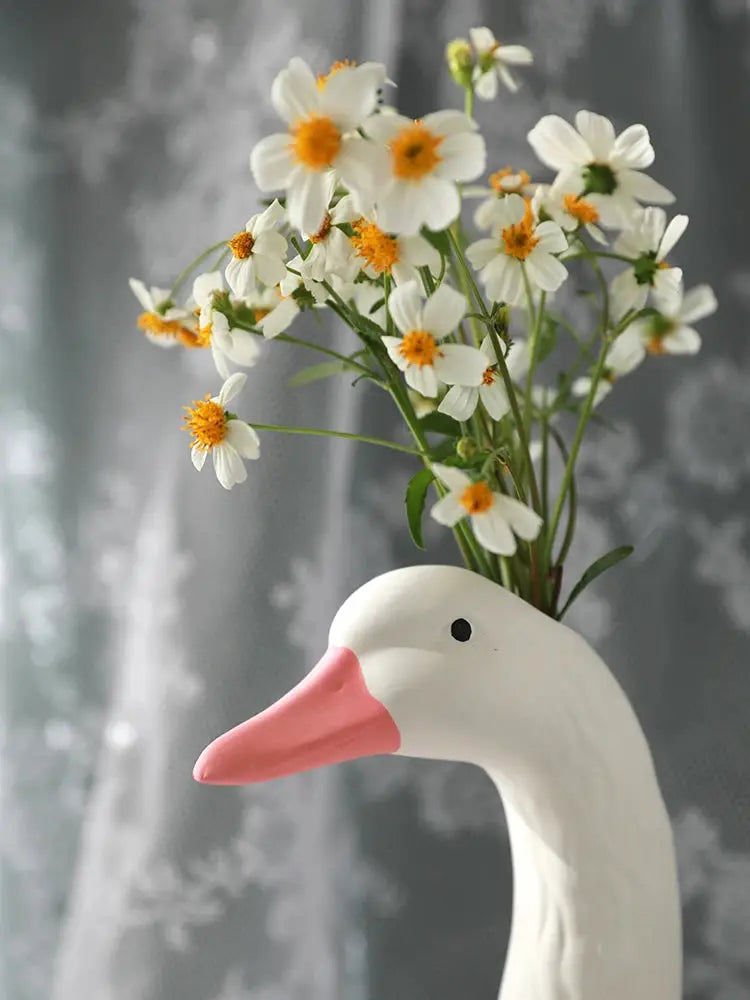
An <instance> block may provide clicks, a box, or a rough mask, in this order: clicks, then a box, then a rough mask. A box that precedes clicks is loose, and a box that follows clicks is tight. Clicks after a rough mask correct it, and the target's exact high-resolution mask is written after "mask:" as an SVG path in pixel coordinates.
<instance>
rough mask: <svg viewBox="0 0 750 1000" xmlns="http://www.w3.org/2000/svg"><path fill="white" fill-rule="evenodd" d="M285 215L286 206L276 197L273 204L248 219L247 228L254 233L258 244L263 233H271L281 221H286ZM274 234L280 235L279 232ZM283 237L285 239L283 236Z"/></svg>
mask: <svg viewBox="0 0 750 1000" xmlns="http://www.w3.org/2000/svg"><path fill="white" fill-rule="evenodd" d="M284 215H285V213H284V206H283V205H282V204H281V202H280V201H279V199H278V198H274V200H273V201H272V202H271V204H270V205H269V206H268V207H267V208H266V209H264V211H262V212H258V214H257V215H254V216H253V217H252V219H249V220H248V223H247V226H246V227H245V228H246V229H247V231H248V232H249V233H252V235H253V239H254V240H255V242H256V244H257V242H258V240H259V239H260V236H261V234H263V235H268V234H270V233H271V232H272V231H273V230H274V229H276V227H277V226H278V225H279V224H280V223H282V222H283V221H284ZM274 235H276V236H278V235H279V234H278V233H276V234H274ZM281 238H282V239H283V236H282V237H281Z"/></svg>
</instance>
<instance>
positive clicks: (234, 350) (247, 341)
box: [214, 330, 260, 368]
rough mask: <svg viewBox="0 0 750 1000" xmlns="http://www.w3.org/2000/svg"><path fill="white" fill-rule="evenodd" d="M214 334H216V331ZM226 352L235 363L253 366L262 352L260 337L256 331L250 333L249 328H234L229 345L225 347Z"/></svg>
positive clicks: (247, 366) (246, 366) (248, 366)
mask: <svg viewBox="0 0 750 1000" xmlns="http://www.w3.org/2000/svg"><path fill="white" fill-rule="evenodd" d="M214 336H216V334H215V332H214ZM224 353H225V354H227V355H228V356H229V357H230V358H231V359H232V361H234V362H235V364H238V365H243V366H244V367H245V368H251V367H252V366H253V365H254V364H255V362H256V360H257V358H258V354H259V353H260V346H259V343H258V337H257V335H256V334H254V333H248V331H247V330H232V331H231V333H230V335H229V345H228V347H227V349H224Z"/></svg>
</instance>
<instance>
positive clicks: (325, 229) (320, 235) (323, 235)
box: [310, 212, 331, 243]
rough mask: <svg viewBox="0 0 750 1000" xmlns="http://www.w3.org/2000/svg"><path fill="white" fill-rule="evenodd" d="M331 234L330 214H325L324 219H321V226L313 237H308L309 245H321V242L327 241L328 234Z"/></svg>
mask: <svg viewBox="0 0 750 1000" xmlns="http://www.w3.org/2000/svg"><path fill="white" fill-rule="evenodd" d="M330 232H331V213H330V212H326V217H325V219H323V225H322V226H321V227H320V229H319V230H318V231H317V233H316V234H315V235H314V236H311V237H310V242H311V243H322V242H323V240H327V239H328V234H329V233H330Z"/></svg>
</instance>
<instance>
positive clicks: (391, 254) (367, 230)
mask: <svg viewBox="0 0 750 1000" xmlns="http://www.w3.org/2000/svg"><path fill="white" fill-rule="evenodd" d="M352 229H353V230H354V233H355V235H354V236H352V237H351V242H352V246H353V247H354V251H355V253H356V256H357V257H363V258H364V259H365V260H366V261H367V263H368V264H369V265H370V266H371V267H372V269H373V270H374V271H376V272H377V273H378V274H383V273H385V274H390V273H391V268H392V267H393V265H394V264H397V263H398V240H397V239H396V237H395V236H389V235H388V234H387V233H384V232H383V230H382V229H381V228H380V227H379V226H376V225H375V223H374V222H367V220H366V219H357V220H356V222H353V223H352Z"/></svg>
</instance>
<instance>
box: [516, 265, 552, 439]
mask: <svg viewBox="0 0 750 1000" xmlns="http://www.w3.org/2000/svg"><path fill="white" fill-rule="evenodd" d="M521 271H522V273H523V280H524V285H525V286H526V299H527V301H528V304H529V314H530V315H531V316H533V317H534V325H533V326H532V328H531V337H530V338H529V370H528V372H527V374H526V390H525V392H524V398H523V419H524V423H525V425H526V426H527V427H528V428H529V430H531V391H532V388H533V386H534V373H535V371H536V363H537V357H538V354H539V335H540V333H541V329H542V320H543V319H544V303H545V300H546V298H547V296H546V294H545V293H544V292H542V294H541V295H540V297H539V306H538V308H537V310H536V314H535V313H534V297H533V295H532V292H531V285H530V284H529V279H528V276H527V274H526V268H525V267H524V266H523V265H522V266H521Z"/></svg>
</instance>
